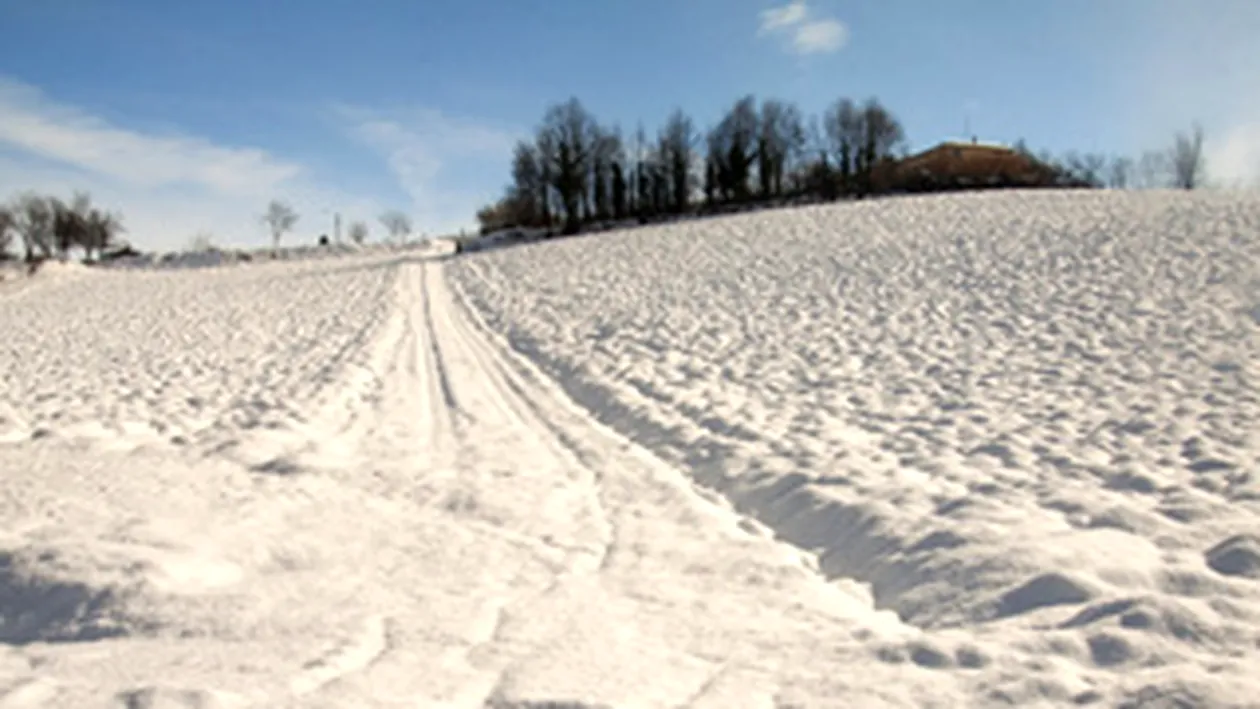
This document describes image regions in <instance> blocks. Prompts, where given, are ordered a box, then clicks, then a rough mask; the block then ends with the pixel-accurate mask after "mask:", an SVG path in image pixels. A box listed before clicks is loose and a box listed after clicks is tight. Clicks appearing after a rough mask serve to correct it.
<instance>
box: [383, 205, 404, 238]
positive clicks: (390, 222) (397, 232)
mask: <svg viewBox="0 0 1260 709" xmlns="http://www.w3.org/2000/svg"><path fill="white" fill-rule="evenodd" d="M380 220H381V225H382V226H384V227H385V231H387V232H389V238H390V240H392V241H394V242H395V243H399V244H401V243H403V242H404V241H406V240H407V237H408V236H409V235H410V234H411V217H408V216H407V215H406V214H403V213H402V212H400V211H398V210H390V211H388V212H385V213H384V214H382V215H381V216H380Z"/></svg>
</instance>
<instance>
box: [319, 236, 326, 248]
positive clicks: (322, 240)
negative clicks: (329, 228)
mask: <svg viewBox="0 0 1260 709" xmlns="http://www.w3.org/2000/svg"><path fill="white" fill-rule="evenodd" d="M319 245H320V246H327V245H328V235H327V234H320V235H319Z"/></svg>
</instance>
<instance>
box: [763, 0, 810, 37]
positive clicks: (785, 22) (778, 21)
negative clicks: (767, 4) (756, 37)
mask: <svg viewBox="0 0 1260 709" xmlns="http://www.w3.org/2000/svg"><path fill="white" fill-rule="evenodd" d="M808 16H809V8H807V7H806V6H805V3H804V0H796V1H795V2H790V3H788V4H786V5H784V6H783V7H772V8H770V9H769V10H762V11H761V29H760V32H761V33H763V34H765V33H768V32H774V31H776V30H781V29H784V28H787V27H793V26H795V25H799V24H800V23H802V22H804V21H805V19H806V18H807V17H808Z"/></svg>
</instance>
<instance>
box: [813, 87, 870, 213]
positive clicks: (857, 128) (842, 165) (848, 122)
mask: <svg viewBox="0 0 1260 709" xmlns="http://www.w3.org/2000/svg"><path fill="white" fill-rule="evenodd" d="M823 131H824V132H825V133H826V136H827V140H828V143H829V147H830V148H831V157H832V159H833V160H834V161H835V165H836V170H837V171H838V173H839V177H840V191H841V192H842V193H843V194H848V193H850V192H851V190H852V180H853V176H854V175H855V174H856V173H857V163H858V153H859V152H860V150H861V146H862V143H863V135H864V134H865V133H866V122H865V119H864V117H863V114H862V111H861V110H859V109H858V107H857V104H855V103H853V100H852V99H847V98H841V99H838V100H837V101H836V102H835V103H834V104H832V105H831V107H830V108H828V109H827V112H826V114H825V115H824V117H823Z"/></svg>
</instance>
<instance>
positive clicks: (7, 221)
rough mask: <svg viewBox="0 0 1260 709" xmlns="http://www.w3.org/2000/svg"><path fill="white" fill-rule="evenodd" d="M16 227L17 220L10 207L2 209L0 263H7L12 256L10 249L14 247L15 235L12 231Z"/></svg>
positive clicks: (0, 214)
mask: <svg viewBox="0 0 1260 709" xmlns="http://www.w3.org/2000/svg"><path fill="white" fill-rule="evenodd" d="M14 226H16V219H15V218H14V216H13V212H12V211H10V210H9V208H8V207H0V261H7V260H9V258H10V257H11V256H12V254H10V253H9V247H10V246H12V245H13V234H12V232H11V231H10V230H11V229H12V228H13V227H14Z"/></svg>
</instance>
